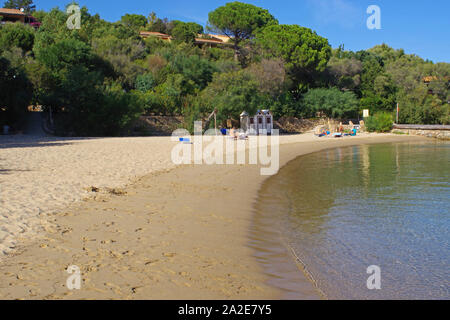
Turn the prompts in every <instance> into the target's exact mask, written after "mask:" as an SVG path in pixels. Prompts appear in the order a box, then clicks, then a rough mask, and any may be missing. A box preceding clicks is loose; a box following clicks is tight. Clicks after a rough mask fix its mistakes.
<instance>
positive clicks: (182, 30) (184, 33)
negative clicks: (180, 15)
mask: <svg viewBox="0 0 450 320" xmlns="http://www.w3.org/2000/svg"><path fill="white" fill-rule="evenodd" d="M171 24H172V26H173V27H172V29H171V30H170V32H169V33H170V34H171V35H172V36H174V37H175V40H177V41H182V42H186V43H194V42H195V39H196V38H197V37H198V35H199V34H201V33H203V27H202V26H201V25H199V24H198V23H195V22H187V23H185V22H181V21H172V22H171Z"/></svg>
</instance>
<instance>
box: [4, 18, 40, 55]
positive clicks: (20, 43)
mask: <svg viewBox="0 0 450 320" xmlns="http://www.w3.org/2000/svg"><path fill="white" fill-rule="evenodd" d="M33 45H34V29H33V28H32V27H30V26H27V25H24V24H22V23H8V24H6V25H4V26H3V27H1V28H0V52H1V51H2V50H7V49H11V48H13V47H18V48H21V49H22V50H24V51H26V52H27V51H31V49H32V48H33Z"/></svg>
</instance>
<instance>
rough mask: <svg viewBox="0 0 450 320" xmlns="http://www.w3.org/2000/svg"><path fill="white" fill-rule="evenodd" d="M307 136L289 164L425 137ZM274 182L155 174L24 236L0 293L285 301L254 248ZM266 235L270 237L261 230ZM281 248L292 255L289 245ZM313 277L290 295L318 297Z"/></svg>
mask: <svg viewBox="0 0 450 320" xmlns="http://www.w3.org/2000/svg"><path fill="white" fill-rule="evenodd" d="M303 138H304V141H298V140H302V139H303ZM302 139H292V142H289V140H288V142H286V141H285V143H284V144H283V141H282V145H281V146H280V166H281V167H282V166H284V165H286V164H287V163H288V162H289V161H291V160H294V159H295V158H297V157H299V156H302V155H305V154H309V153H312V152H318V151H322V150H325V149H329V148H335V147H341V146H349V145H357V144H358V145H359V144H366V143H390V142H402V141H404V142H407V141H418V140H424V139H425V138H421V137H405V136H395V135H368V136H361V137H352V138H351V139H345V140H338V139H336V140H334V139H327V140H318V139H307V136H305V135H303V137H302ZM266 178H267V177H262V176H260V172H259V167H257V166H248V165H246V166H239V165H232V166H217V165H213V166H194V165H187V166H181V167H176V168H173V169H171V170H170V171H168V172H167V170H166V172H159V173H153V174H150V175H146V176H144V177H142V178H140V179H138V180H137V182H136V183H134V184H132V185H129V186H128V187H127V188H125V189H124V190H125V192H124V193H123V194H116V195H98V196H97V197H96V198H94V199H88V200H86V201H83V202H81V203H76V204H74V205H72V206H70V207H69V208H66V209H65V210H61V211H60V212H58V213H57V214H55V215H53V216H50V218H51V221H50V224H49V225H47V226H46V234H45V235H42V236H40V237H39V238H38V239H28V240H25V241H24V242H23V243H22V244H21V245H20V246H19V248H18V250H16V251H15V252H14V253H12V254H10V255H8V256H7V257H6V258H5V259H4V260H0V277H1V278H2V281H1V282H2V283H4V284H5V285H2V286H1V287H0V297H2V298H3V299H194V300H197V299H278V298H283V297H286V293H287V292H286V291H285V290H284V289H283V288H277V287H276V285H275V286H274V285H273V284H271V283H270V282H271V280H273V279H271V277H270V275H268V274H267V270H264V266H263V265H261V261H260V260H259V261H258V259H260V258H261V257H259V258H258V252H257V251H255V243H254V241H255V239H256V240H257V238H258V236H256V238H255V233H254V231H255V229H254V222H255V211H254V204H255V201H256V200H257V196H258V190H259V189H260V188H261V186H262V183H263V182H264V181H265V180H266ZM211 200H214V201H211ZM131 218H132V219H131ZM264 235H266V234H265V233H264ZM252 237H253V238H252ZM259 238H263V237H262V236H261V233H260V234H259ZM252 241H253V243H252ZM273 248H275V249H276V246H274V247H273ZM273 248H272V249H273ZM264 249H266V250H267V247H266V248H264ZM278 249H279V248H278ZM280 254H281V256H283V252H282V250H281V253H280ZM284 257H288V255H285V256H284ZM70 265H78V266H79V267H80V269H81V273H82V278H83V281H82V290H79V291H68V290H67V288H66V287H65V281H66V279H67V277H68V276H69V275H68V274H67V273H66V272H65V270H66V268H67V267H68V266H70ZM288 272H292V266H291V267H290V268H288ZM296 274H300V273H299V272H296ZM305 280H306V278H304V279H301V277H300V279H299V280H298V281H300V282H301V283H302V285H304V287H303V289H305V290H303V292H301V293H300V297H299V295H298V294H293V295H291V296H289V295H288V296H287V298H292V299H298V298H303V299H319V298H320V297H319V296H318V295H315V292H314V290H311V289H313V288H311V287H312V286H311V287H308V286H310V285H311V284H310V283H309V282H307V281H305Z"/></svg>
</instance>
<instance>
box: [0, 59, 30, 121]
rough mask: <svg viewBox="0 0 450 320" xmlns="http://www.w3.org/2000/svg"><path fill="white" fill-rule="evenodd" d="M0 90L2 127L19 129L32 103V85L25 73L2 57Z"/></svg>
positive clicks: (0, 61)
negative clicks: (7, 126)
mask: <svg viewBox="0 0 450 320" xmlns="http://www.w3.org/2000/svg"><path fill="white" fill-rule="evenodd" d="M0 88H1V90H0V118H1V120H0V122H2V123H0V125H5V124H7V125H9V126H12V127H15V128H16V129H17V128H19V127H20V126H21V125H22V122H23V120H24V115H25V113H26V111H27V107H28V105H29V103H30V101H31V97H32V85H31V83H30V81H29V80H28V78H27V76H26V74H25V72H24V71H23V70H22V69H20V68H14V67H12V66H11V63H10V62H9V61H8V60H7V59H5V58H4V57H0Z"/></svg>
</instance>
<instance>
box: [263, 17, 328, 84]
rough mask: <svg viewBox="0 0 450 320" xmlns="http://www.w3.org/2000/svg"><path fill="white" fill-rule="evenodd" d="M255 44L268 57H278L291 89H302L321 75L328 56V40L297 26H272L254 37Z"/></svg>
mask: <svg viewBox="0 0 450 320" xmlns="http://www.w3.org/2000/svg"><path fill="white" fill-rule="evenodd" d="M256 41H257V43H258V44H259V45H260V46H261V47H262V49H263V50H264V52H265V55H266V56H267V57H270V58H272V57H273V58H282V59H283V60H284V61H285V66H286V69H287V71H288V74H289V75H290V76H291V77H292V79H293V80H294V84H295V87H296V88H297V89H300V90H304V89H305V88H307V87H308V85H309V84H311V83H313V81H314V79H315V77H316V76H317V75H318V74H319V73H321V72H323V71H324V70H325V68H326V66H327V63H328V60H329V59H330V57H331V47H330V45H329V43H328V40H327V39H325V38H322V37H320V36H318V35H317V33H315V32H313V31H312V30H311V29H308V28H303V27H300V26H298V25H272V26H268V27H267V28H264V29H263V30H262V31H261V32H259V33H258V34H257V39H256Z"/></svg>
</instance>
